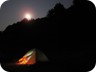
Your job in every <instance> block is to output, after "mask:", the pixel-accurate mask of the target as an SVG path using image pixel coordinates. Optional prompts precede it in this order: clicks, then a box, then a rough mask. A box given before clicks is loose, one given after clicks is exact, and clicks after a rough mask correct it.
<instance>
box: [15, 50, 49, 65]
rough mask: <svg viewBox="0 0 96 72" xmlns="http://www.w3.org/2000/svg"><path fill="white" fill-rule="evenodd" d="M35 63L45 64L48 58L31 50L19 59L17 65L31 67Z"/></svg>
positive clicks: (39, 52) (37, 51)
mask: <svg viewBox="0 0 96 72" xmlns="http://www.w3.org/2000/svg"><path fill="white" fill-rule="evenodd" d="M37 61H42V62H45V61H48V58H47V56H46V55H45V54H44V53H42V52H41V51H39V50H38V49H32V50H30V51H28V52H27V53H26V54H25V55H24V56H23V57H22V58H21V59H19V60H18V62H17V64H20V65H22V64H23V65H24V64H27V65H32V64H35V63H36V62H37Z"/></svg>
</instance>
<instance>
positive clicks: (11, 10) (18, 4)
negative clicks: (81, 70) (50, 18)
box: [0, 0, 73, 31]
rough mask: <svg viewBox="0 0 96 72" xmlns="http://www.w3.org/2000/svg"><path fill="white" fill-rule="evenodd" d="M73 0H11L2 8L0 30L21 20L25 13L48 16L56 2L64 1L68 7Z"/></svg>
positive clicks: (36, 16)
mask: <svg viewBox="0 0 96 72" xmlns="http://www.w3.org/2000/svg"><path fill="white" fill-rule="evenodd" d="M72 1H73V0H9V1H7V2H5V3H4V4H3V5H2V6H1V9H0V31H3V30H4V29H5V28H6V27H7V26H8V25H11V24H13V23H16V22H18V21H21V20H22V19H23V18H24V15H25V13H31V14H32V15H33V18H34V19H36V18H41V17H44V16H46V14H47V12H48V11H49V10H50V9H52V8H53V7H54V6H55V4H56V3H58V2H60V3H62V4H63V5H64V6H65V7H66V8H68V7H70V6H71V5H72Z"/></svg>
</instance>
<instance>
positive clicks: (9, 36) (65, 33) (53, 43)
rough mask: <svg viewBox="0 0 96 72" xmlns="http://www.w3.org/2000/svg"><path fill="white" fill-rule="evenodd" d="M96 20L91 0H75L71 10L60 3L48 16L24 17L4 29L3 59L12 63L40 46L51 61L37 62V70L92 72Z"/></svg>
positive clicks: (0, 36)
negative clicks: (28, 18)
mask: <svg viewBox="0 0 96 72" xmlns="http://www.w3.org/2000/svg"><path fill="white" fill-rule="evenodd" d="M95 19H96V9H95V6H94V5H93V4H92V3H91V2H89V1H87V0H74V5H72V6H71V7H70V8H68V9H65V8H64V6H63V5H62V4H60V3H58V4H56V5H55V7H54V8H53V9H51V10H49V12H48V14H47V15H46V17H44V18H38V19H35V20H34V19H32V20H30V21H28V20H27V19H23V20H22V21H20V22H17V23H15V24H13V25H10V26H8V27H7V28H6V30H4V31H3V32H0V61H1V63H2V64H3V63H7V62H12V61H14V60H16V59H19V58H21V57H22V56H23V55H24V54H25V53H26V52H27V51H29V50H30V49H32V48H38V49H39V50H41V51H42V52H44V53H45V55H47V56H48V58H49V62H48V63H47V64H44V65H42V64H41V65H38V64H37V66H36V70H37V72H38V71H40V70H41V72H42V71H44V72H46V71H55V70H56V71H58V72H64V71H65V72H68V71H69V70H70V72H72V71H74V72H78V71H80V72H86V71H89V70H91V69H92V68H93V67H94V65H95V62H96V54H95V53H96V51H95V48H96V46H95V37H96V35H95V32H96V30H95V29H96V27H95V23H96V21H95ZM44 69H46V70H44Z"/></svg>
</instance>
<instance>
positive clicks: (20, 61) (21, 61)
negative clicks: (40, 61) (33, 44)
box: [18, 57, 28, 64]
mask: <svg viewBox="0 0 96 72" xmlns="http://www.w3.org/2000/svg"><path fill="white" fill-rule="evenodd" d="M27 61H28V60H27V57H23V58H21V59H20V60H19V61H18V64H26V63H27Z"/></svg>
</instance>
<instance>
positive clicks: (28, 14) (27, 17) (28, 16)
mask: <svg viewBox="0 0 96 72" xmlns="http://www.w3.org/2000/svg"><path fill="white" fill-rule="evenodd" d="M24 18H26V19H27V20H31V19H32V15H31V14H30V13H26V14H25V16H24Z"/></svg>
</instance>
